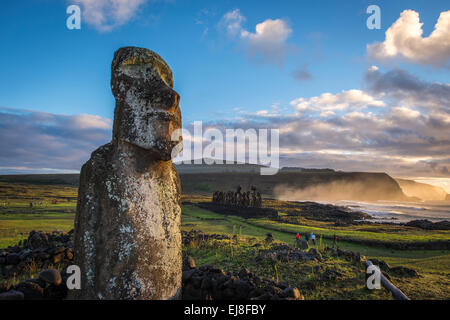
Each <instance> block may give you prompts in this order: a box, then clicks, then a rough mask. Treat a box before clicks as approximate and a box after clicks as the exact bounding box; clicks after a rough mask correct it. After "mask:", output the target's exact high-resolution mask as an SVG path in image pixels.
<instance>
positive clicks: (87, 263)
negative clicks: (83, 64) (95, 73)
mask: <svg viewBox="0 0 450 320" xmlns="http://www.w3.org/2000/svg"><path fill="white" fill-rule="evenodd" d="M111 88H112V92H113V94H114V97H115V99H116V108H115V111H114V126H113V138H112V141H111V142H110V143H108V144H106V145H104V146H102V147H100V148H98V149H97V150H95V151H94V152H93V153H92V155H91V158H90V159H89V160H88V161H87V162H86V163H85V164H84V165H83V167H82V169H81V175H80V187H79V193H78V203H77V213H76V219H75V234H74V242H75V244H74V251H75V252H74V253H75V255H74V258H75V264H76V265H78V266H79V267H80V269H81V289H80V290H70V292H69V298H71V299H139V300H146V299H158V300H159V299H178V298H181V275H182V256H181V230H180V227H181V191H180V179H179V177H178V173H177V171H176V169H175V167H174V166H173V164H172V160H171V158H172V157H173V156H175V154H176V151H177V150H178V152H179V151H181V150H179V149H180V148H179V146H180V145H181V138H180V139H179V140H178V141H172V139H171V136H172V133H173V132H174V131H175V130H176V129H179V128H181V112H180V108H179V101H180V96H179V95H178V94H177V93H176V92H175V91H174V90H173V89H172V88H173V79H172V71H171V70H170V68H169V66H168V65H167V64H166V62H164V60H163V59H162V58H161V57H160V56H159V55H158V54H156V53H154V52H153V51H150V50H148V49H143V48H135V47H125V48H120V49H119V50H117V51H116V52H115V54H114V60H113V62H112V66H111ZM175 146H177V147H176V148H175Z"/></svg>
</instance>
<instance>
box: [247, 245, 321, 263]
mask: <svg viewBox="0 0 450 320" xmlns="http://www.w3.org/2000/svg"><path fill="white" fill-rule="evenodd" d="M262 260H270V261H272V262H276V261H281V262H290V261H298V260H305V261H323V257H322V255H321V253H320V252H319V251H318V250H316V249H315V248H311V249H309V251H308V252H305V251H302V250H300V249H297V248H292V247H290V246H288V245H280V246H277V247H274V248H271V249H269V250H261V253H260V254H259V255H258V256H257V257H256V261H262Z"/></svg>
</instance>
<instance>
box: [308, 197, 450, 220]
mask: <svg viewBox="0 0 450 320" xmlns="http://www.w3.org/2000/svg"><path fill="white" fill-rule="evenodd" d="M315 202H319V203H326V204H333V205H336V206H343V207H347V208H349V209H350V210H355V211H361V212H364V213H367V214H369V215H371V216H372V217H374V218H376V219H377V220H379V221H380V222H394V223H400V222H402V223H403V222H408V221H411V220H418V219H427V220H430V221H432V222H438V221H443V220H448V221H450V201H423V202H396V201H378V202H359V201H315Z"/></svg>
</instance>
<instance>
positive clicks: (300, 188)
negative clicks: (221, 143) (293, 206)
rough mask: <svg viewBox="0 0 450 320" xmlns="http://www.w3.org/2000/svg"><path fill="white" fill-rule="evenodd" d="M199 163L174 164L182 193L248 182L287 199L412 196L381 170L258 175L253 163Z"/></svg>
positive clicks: (229, 187)
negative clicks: (235, 166)
mask: <svg viewBox="0 0 450 320" xmlns="http://www.w3.org/2000/svg"><path fill="white" fill-rule="evenodd" d="M202 167H203V165H197V166H196V167H195V166H194V165H187V166H185V165H181V166H177V169H178V170H179V174H180V177H181V188H182V190H183V192H184V193H187V194H189V193H191V194H192V193H202V194H208V193H211V192H213V191H215V190H222V191H223V190H233V189H235V188H236V187H237V186H238V185H241V186H242V187H243V188H244V189H245V190H248V189H249V188H250V187H251V186H252V185H254V186H256V187H257V188H258V190H259V191H260V192H261V193H263V194H264V195H266V196H272V197H277V198H280V199H288V200H360V201H376V200H397V201H408V200H412V199H411V198H409V197H407V196H406V195H405V194H404V193H403V192H402V190H401V188H400V186H399V185H398V183H397V182H396V181H395V179H393V178H391V177H390V176H389V175H387V174H385V173H367V172H340V171H334V170H331V169H313V170H310V169H302V168H288V169H286V170H280V171H279V172H278V173H277V174H276V175H272V176H262V175H260V174H259V170H256V168H255V167H254V166H252V167H250V168H249V170H247V171H246V170H244V169H245V168H244V167H245V165H240V167H239V169H238V170H235V169H233V166H231V165H229V166H227V165H223V166H220V165H217V166H216V167H215V168H214V169H215V170H213V168H209V169H208V170H203V168H202Z"/></svg>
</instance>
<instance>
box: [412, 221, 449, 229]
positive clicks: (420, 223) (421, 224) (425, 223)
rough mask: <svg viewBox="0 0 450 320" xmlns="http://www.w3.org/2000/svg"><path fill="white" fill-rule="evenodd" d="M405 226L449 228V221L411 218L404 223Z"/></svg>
mask: <svg viewBox="0 0 450 320" xmlns="http://www.w3.org/2000/svg"><path fill="white" fill-rule="evenodd" d="M405 226H408V227H416V228H420V229H425V230H450V221H439V222H434V223H433V222H431V221H430V220H427V219H424V220H412V221H409V222H407V223H405Z"/></svg>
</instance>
